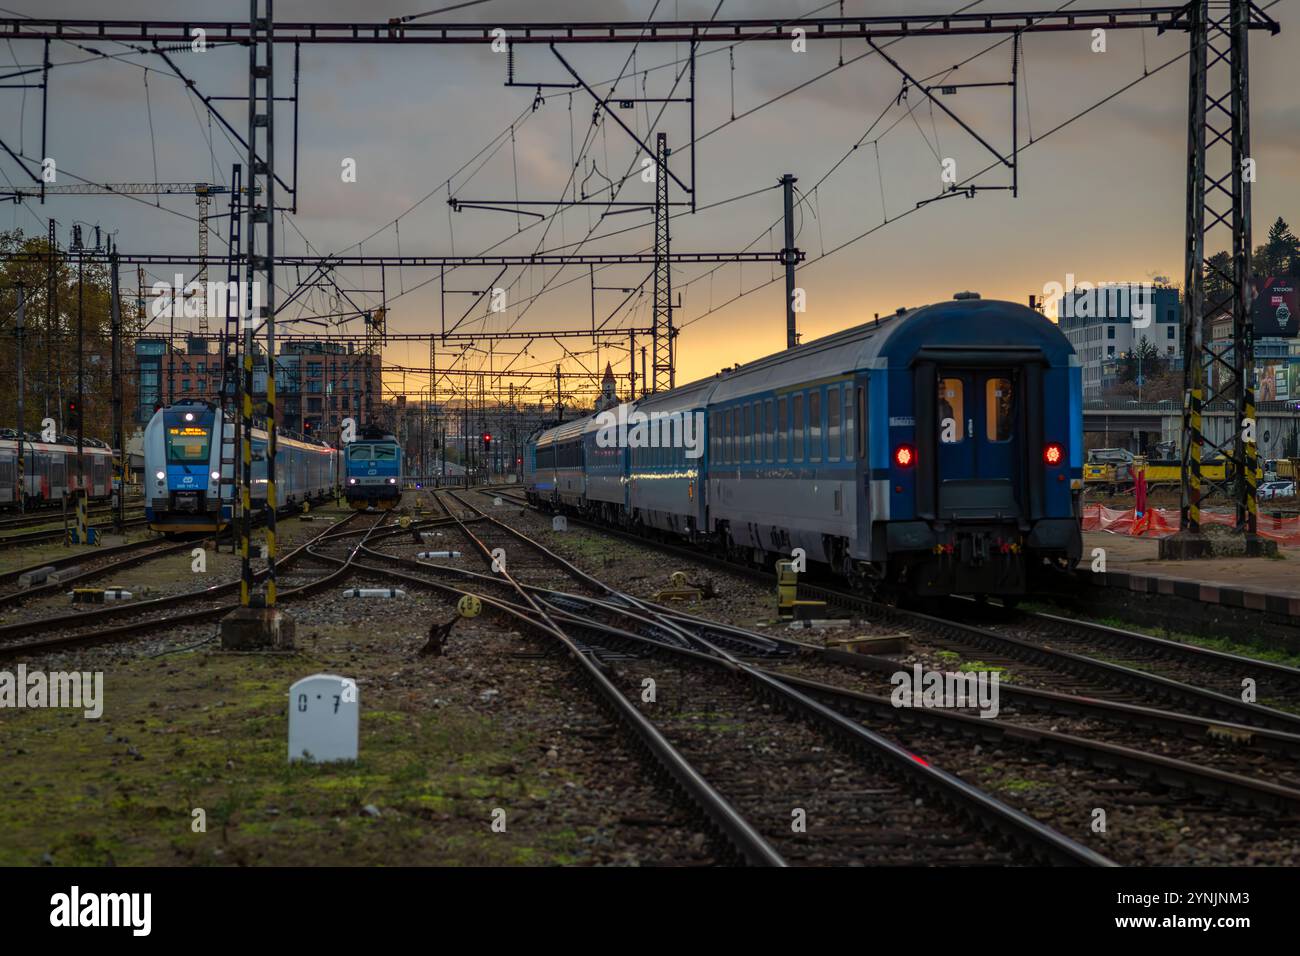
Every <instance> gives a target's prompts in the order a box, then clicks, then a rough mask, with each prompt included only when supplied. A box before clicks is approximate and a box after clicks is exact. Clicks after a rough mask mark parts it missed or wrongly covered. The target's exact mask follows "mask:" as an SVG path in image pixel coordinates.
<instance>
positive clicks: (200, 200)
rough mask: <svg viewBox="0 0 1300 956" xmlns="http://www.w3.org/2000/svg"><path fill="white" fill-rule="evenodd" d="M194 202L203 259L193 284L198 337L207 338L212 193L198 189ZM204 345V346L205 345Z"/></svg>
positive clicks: (200, 253) (205, 340)
mask: <svg viewBox="0 0 1300 956" xmlns="http://www.w3.org/2000/svg"><path fill="white" fill-rule="evenodd" d="M194 203H195V205H197V206H198V207H199V258H200V259H203V260H204V263H203V265H201V266H199V271H198V274H197V275H196V276H195V277H194V284H195V285H196V286H197V287H198V290H199V291H198V295H197V296H195V298H197V299H198V300H199V302H198V310H199V338H201V339H203V341H204V342H207V340H208V264H207V261H206V260H207V258H208V213H209V212H210V210H211V209H212V194H211V193H209V192H208V191H207V190H206V189H199V190H198V191H197V192H196V193H195V195H194ZM205 347H206V346H205Z"/></svg>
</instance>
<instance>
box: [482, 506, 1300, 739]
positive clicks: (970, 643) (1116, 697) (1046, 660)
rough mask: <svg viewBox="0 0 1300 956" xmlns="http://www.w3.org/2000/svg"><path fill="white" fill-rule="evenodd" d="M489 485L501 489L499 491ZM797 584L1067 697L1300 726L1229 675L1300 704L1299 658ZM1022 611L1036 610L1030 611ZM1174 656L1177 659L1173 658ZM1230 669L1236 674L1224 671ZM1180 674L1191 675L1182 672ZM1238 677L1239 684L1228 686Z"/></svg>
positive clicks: (717, 561)
mask: <svg viewBox="0 0 1300 956" xmlns="http://www.w3.org/2000/svg"><path fill="white" fill-rule="evenodd" d="M484 493H494V494H500V492H484ZM507 497H510V498H511V500H513V501H514V502H516V503H523V502H521V501H520V499H518V498H516V497H514V496H507ZM569 520H571V521H575V522H576V523H579V524H582V525H583V526H584V527H590V528H592V529H593V530H597V531H601V532H604V533H606V534H609V535H611V536H613V537H618V538H621V539H623V540H629V541H634V542H637V543H639V544H641V545H643V546H648V547H652V548H656V549H659V550H663V551H666V552H668V553H672V554H675V555H679V556H681V557H684V558H686V559H688V560H693V561H694V562H696V563H698V564H704V565H707V566H710V567H714V568H718V569H721V570H727V571H731V572H733V573H738V574H742V575H746V576H749V577H751V578H755V579H759V580H764V581H770V580H771V578H770V575H769V574H768V573H766V572H763V571H761V570H759V569H757V568H754V567H753V566H750V565H742V564H737V563H735V562H732V561H726V560H723V559H721V558H718V557H716V556H712V555H708V554H705V553H703V552H699V551H696V550H694V549H690V548H685V547H681V546H678V545H675V544H671V543H667V542H661V541H656V540H654V539H647V538H643V537H641V536H638V535H634V534H631V533H630V532H625V531H621V530H618V529H610V528H606V527H605V526H603V525H595V524H590V523H588V522H584V521H581V520H580V519H574V518H570V519H569ZM799 592H800V595H801V596H802V597H808V598H815V599H821V600H825V601H826V602H827V603H828V604H830V605H832V606H835V607H838V608H840V609H841V610H844V611H847V612H849V613H850V614H852V615H855V616H859V617H861V618H863V619H864V620H868V621H871V622H873V623H877V624H884V625H888V626H890V627H893V628H895V629H897V628H900V627H901V628H904V629H907V630H908V631H909V632H910V633H912V634H913V635H914V636H916V635H918V634H920V635H927V636H929V637H930V638H931V639H937V640H938V641H939V642H940V643H939V644H938V646H937V649H938V650H941V651H944V652H947V653H956V654H957V655H958V656H967V657H968V658H970V657H976V658H978V659H979V660H981V661H983V662H985V663H989V664H992V665H995V666H1005V667H1007V668H1008V669H1012V668H1014V670H1013V673H1014V674H1015V676H1016V677H1017V678H1018V679H1023V680H1028V681H1029V682H1030V686H1031V687H1037V688H1039V689H1042V690H1061V689H1062V685H1065V688H1066V689H1068V694H1067V696H1071V697H1076V698H1100V699H1103V700H1108V701H1113V702H1117V703H1124V704H1134V705H1145V707H1146V708H1148V709H1160V708H1166V707H1170V706H1172V707H1177V708H1179V709H1181V710H1184V711H1187V712H1189V713H1191V714H1196V715H1200V716H1202V717H1205V718H1207V719H1210V720H1213V721H1221V722H1225V723H1233V724H1241V725H1244V726H1246V727H1255V728H1261V729H1270V730H1276V731H1282V732H1283V733H1286V734H1292V735H1294V734H1300V714H1295V713H1291V712H1289V711H1287V710H1283V709H1280V708H1278V707H1274V706H1269V705H1268V704H1264V703H1258V702H1255V703H1248V702H1246V701H1244V700H1242V699H1241V697H1240V696H1239V694H1240V686H1239V684H1233V683H1232V680H1233V676H1235V677H1236V680H1238V681H1239V680H1240V678H1241V677H1243V676H1253V677H1254V678H1255V679H1256V680H1257V682H1258V683H1259V686H1260V687H1261V688H1264V687H1267V688H1268V690H1269V691H1270V692H1271V693H1273V694H1277V695H1279V696H1280V697H1281V699H1282V700H1283V701H1284V702H1286V703H1287V704H1291V703H1295V705H1296V706H1298V707H1300V677H1298V676H1297V675H1296V673H1295V670H1296V669H1295V668H1289V667H1286V666H1285V665H1278V664H1272V663H1270V662H1267V661H1258V660H1255V659H1253V658H1246V657H1240V656H1238V655H1232V654H1224V653H1222V652H1217V651H1208V652H1204V653H1202V651H1201V649H1200V648H1196V647H1195V646H1194V645H1186V644H1179V643H1178V642H1174V641H1168V640H1165V639H1161V638H1152V637H1150V636H1149V635H1145V634H1140V633H1138V632H1133V631H1125V630H1123V629H1120V628H1106V627H1104V626H1103V625H1089V624H1087V623H1086V622H1079V621H1068V622H1067V621H1066V620H1065V619H1062V618H1055V619H1054V620H1052V621H1051V622H1050V627H1049V628H1047V630H1051V631H1053V632H1054V633H1060V632H1062V631H1064V630H1065V629H1066V626H1067V625H1069V626H1071V627H1072V628H1073V632H1074V633H1075V634H1076V635H1078V636H1076V637H1075V638H1073V641H1074V648H1073V649H1067V648H1065V647H1054V646H1051V645H1050V644H1048V643H1046V642H1045V641H1044V640H1043V636H1042V635H1041V634H1040V635H1037V636H1030V635H1026V634H1025V633H1024V630H1025V628H1024V625H1022V627H1021V631H1020V633H1019V634H1017V633H1014V632H1013V631H1012V629H1010V628H1001V629H994V628H992V627H981V626H977V625H974V624H971V623H968V622H967V621H963V620H956V619H955V614H956V612H954V613H950V614H946V615H943V616H940V615H935V614H924V613H921V612H919V611H915V610H908V609H902V608H897V607H892V606H889V605H884V604H880V603H878V602H874V601H871V600H868V599H866V598H864V597H862V596H861V595H858V594H854V593H852V592H849V591H846V590H844V589H843V588H840V587H837V586H833V585H827V584H819V583H806V582H802V581H801V582H800V584H799ZM974 608H975V605H974V604H973V603H965V604H964V605H963V607H962V612H961V613H962V615H963V616H965V615H968V614H970V613H971V612H972V610H973V609H974ZM1040 617H1047V618H1051V617H1052V616H1051V615H1041V616H1040ZM1023 618H1024V619H1025V620H1033V619H1034V618H1033V617H1032V616H1031V615H1030V614H1028V613H1026V614H1025V615H1024V616H1023ZM1089 642H1091V644H1092V647H1093V648H1096V647H1099V646H1105V647H1106V648H1107V649H1108V650H1107V652H1106V653H1104V654H1102V655H1096V654H1095V653H1094V654H1089V653H1087V649H1088V644H1089ZM1123 642H1131V644H1130V648H1138V649H1140V651H1133V650H1130V653H1132V654H1134V655H1135V656H1138V657H1141V658H1145V660H1143V661H1141V663H1147V664H1148V667H1147V669H1143V668H1141V667H1138V666H1132V664H1133V663H1138V662H1137V661H1130V662H1128V663H1125V662H1124V661H1123V660H1122V659H1121V658H1119V657H1117V655H1116V654H1115V653H1114V649H1115V646H1116V644H1117V643H1123ZM1063 643H1064V642H1063ZM1076 649H1077V650H1076ZM963 652H965V653H964V654H963ZM1157 660H1159V661H1160V662H1161V666H1162V668H1164V669H1168V670H1169V671H1170V672H1171V673H1173V674H1176V675H1177V676H1167V675H1166V674H1164V673H1160V672H1158V671H1156V670H1155V668H1154V663H1155V662H1156V661H1157ZM1171 665H1177V668H1176V669H1175V668H1174V667H1172V666H1171ZM1233 671H1235V674H1233ZM1225 673H1226V674H1228V675H1230V676H1225ZM1180 677H1181V678H1185V679H1178V678H1180ZM1193 681H1195V682H1194V683H1193ZM1004 686H1005V685H1004ZM1234 687H1235V689H1236V692H1237V693H1236V694H1234V693H1232V692H1231V691H1232V689H1233V688H1234ZM1293 687H1294V688H1295V689H1294V690H1293V689H1292V688H1293ZM1262 697H1264V693H1263V690H1261V698H1262ZM1269 699H1272V698H1269Z"/></svg>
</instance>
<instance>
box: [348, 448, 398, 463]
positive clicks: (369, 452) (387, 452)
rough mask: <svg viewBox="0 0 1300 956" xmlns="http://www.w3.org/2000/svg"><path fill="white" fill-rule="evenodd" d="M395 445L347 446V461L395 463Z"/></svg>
mask: <svg viewBox="0 0 1300 956" xmlns="http://www.w3.org/2000/svg"><path fill="white" fill-rule="evenodd" d="M396 460H397V446H396V445H349V446H348V461H396Z"/></svg>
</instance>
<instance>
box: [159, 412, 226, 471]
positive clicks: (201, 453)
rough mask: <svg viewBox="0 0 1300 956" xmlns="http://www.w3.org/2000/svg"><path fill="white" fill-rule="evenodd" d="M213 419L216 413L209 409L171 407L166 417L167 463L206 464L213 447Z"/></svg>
mask: <svg viewBox="0 0 1300 956" xmlns="http://www.w3.org/2000/svg"><path fill="white" fill-rule="evenodd" d="M213 419H214V415H213V413H212V411H211V410H209V409H199V410H193V409H191V410H188V411H182V410H180V409H169V410H168V411H167V412H166V413H165V418H164V425H165V426H166V428H167V437H166V440H167V463H168V464H170V465H202V464H206V463H207V460H208V454H209V452H210V451H211V448H212V426H213Z"/></svg>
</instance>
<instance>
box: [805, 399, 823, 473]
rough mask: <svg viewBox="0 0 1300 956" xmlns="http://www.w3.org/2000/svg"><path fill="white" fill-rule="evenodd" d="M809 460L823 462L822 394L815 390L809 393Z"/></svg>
mask: <svg viewBox="0 0 1300 956" xmlns="http://www.w3.org/2000/svg"><path fill="white" fill-rule="evenodd" d="M808 458H809V460H811V461H821V460H822V393H821V389H819V388H815V389H813V390H812V391H811V392H809V393H808Z"/></svg>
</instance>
